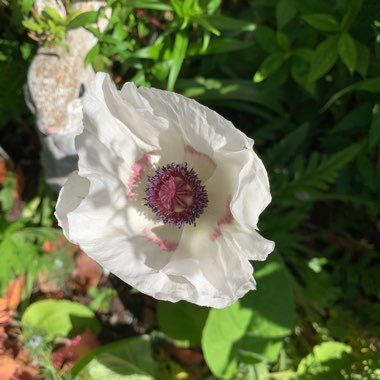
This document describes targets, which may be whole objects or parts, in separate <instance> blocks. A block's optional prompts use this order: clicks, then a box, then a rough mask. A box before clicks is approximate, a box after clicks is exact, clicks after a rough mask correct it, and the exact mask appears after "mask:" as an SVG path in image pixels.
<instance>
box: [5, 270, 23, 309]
mask: <svg viewBox="0 0 380 380" xmlns="http://www.w3.org/2000/svg"><path fill="white" fill-rule="evenodd" d="M24 284H25V276H19V277H17V278H16V279H15V280H13V281H11V282H10V283H9V285H8V289H7V294H6V298H7V299H8V307H9V308H10V309H11V310H16V309H17V307H18V305H19V304H20V302H21V297H22V289H23V287H24Z"/></svg>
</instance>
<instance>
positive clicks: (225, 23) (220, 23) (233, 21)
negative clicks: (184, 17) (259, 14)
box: [204, 15, 256, 32]
mask: <svg viewBox="0 0 380 380" xmlns="http://www.w3.org/2000/svg"><path fill="white" fill-rule="evenodd" d="M204 19H205V20H207V21H208V22H209V23H210V24H211V25H213V26H214V27H215V28H216V29H218V30H236V31H241V32H243V31H253V30H255V28H256V24H254V23H252V22H248V21H244V20H239V19H237V18H232V17H228V16H224V15H210V16H205V17H204Z"/></svg>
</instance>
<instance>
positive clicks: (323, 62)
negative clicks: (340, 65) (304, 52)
mask: <svg viewBox="0 0 380 380" xmlns="http://www.w3.org/2000/svg"><path fill="white" fill-rule="evenodd" d="M337 43H338V37H337V36H332V37H328V38H327V39H326V40H325V41H323V42H321V43H320V44H319V45H318V46H317V48H316V50H315V53H314V58H313V60H312V62H311V67H310V73H309V77H310V80H311V81H314V80H317V79H319V78H320V77H322V76H323V75H325V74H326V73H327V72H328V71H329V70H330V69H331V68H332V67H333V66H334V64H335V62H336V61H337V59H338V51H337Z"/></svg>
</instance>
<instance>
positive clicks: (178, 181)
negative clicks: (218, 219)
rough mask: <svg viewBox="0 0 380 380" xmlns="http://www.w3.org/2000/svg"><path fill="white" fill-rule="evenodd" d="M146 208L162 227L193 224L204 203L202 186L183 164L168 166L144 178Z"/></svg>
mask: <svg viewBox="0 0 380 380" xmlns="http://www.w3.org/2000/svg"><path fill="white" fill-rule="evenodd" d="M145 194H146V198H145V200H146V205H147V206H148V207H149V208H150V209H151V210H152V211H153V212H154V213H155V214H156V216H157V217H158V218H160V219H161V220H162V221H163V222H164V223H165V224H171V225H172V226H175V227H179V228H180V227H183V226H184V225H185V224H195V221H196V220H197V219H198V218H199V216H200V215H201V214H202V213H203V211H204V209H205V207H206V206H207V203H208V197H207V192H206V189H205V187H204V186H203V185H202V182H201V181H200V179H199V178H198V176H197V174H196V173H195V171H194V169H188V168H187V164H175V163H172V164H169V165H166V166H162V167H160V168H158V169H157V170H156V173H155V174H154V175H153V176H151V177H148V185H147V187H146V189H145Z"/></svg>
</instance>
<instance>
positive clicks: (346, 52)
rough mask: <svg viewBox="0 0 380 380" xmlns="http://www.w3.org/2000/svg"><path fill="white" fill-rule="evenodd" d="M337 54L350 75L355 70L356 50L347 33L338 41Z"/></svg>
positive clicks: (352, 40)
mask: <svg viewBox="0 0 380 380" xmlns="http://www.w3.org/2000/svg"><path fill="white" fill-rule="evenodd" d="M338 53H339V56H340V58H341V60H342V61H343V63H344V64H345V65H346V67H347V68H348V71H349V72H350V74H351V75H352V74H353V73H354V71H355V68H356V61H357V55H358V53H357V50H356V44H355V41H354V39H353V38H352V37H351V36H350V35H349V34H348V33H342V34H341V35H340V37H339V41H338Z"/></svg>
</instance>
